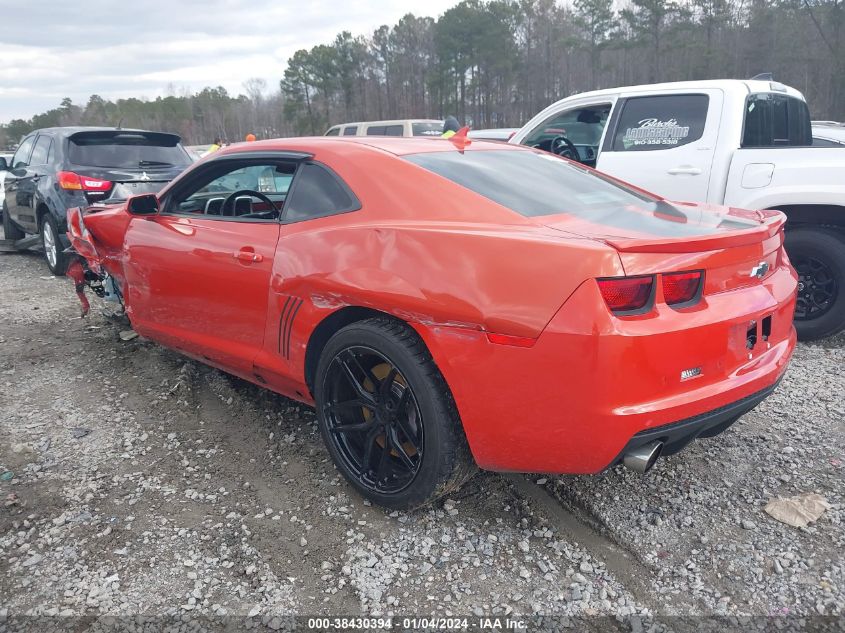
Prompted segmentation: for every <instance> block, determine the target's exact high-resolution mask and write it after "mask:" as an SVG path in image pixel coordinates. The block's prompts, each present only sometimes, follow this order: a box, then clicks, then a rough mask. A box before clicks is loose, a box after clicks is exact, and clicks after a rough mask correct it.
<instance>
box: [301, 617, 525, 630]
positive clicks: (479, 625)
mask: <svg viewBox="0 0 845 633" xmlns="http://www.w3.org/2000/svg"><path fill="white" fill-rule="evenodd" d="M308 628H309V629H312V630H356V629H361V630H378V629H382V630H391V629H393V628H400V629H402V630H408V629H411V630H429V631H432V630H438V631H461V630H464V631H465V630H474V631H495V630H506V631H507V630H510V631H524V630H526V629H527V628H528V626H527V624H526V623H525V622H524V621H522V620H520V619H516V618H509V617H505V618H502V617H477V618H462V617H443V618H441V617H436V616H423V617H401V618H396V617H384V618H381V617H347V618H332V617H324V618H308Z"/></svg>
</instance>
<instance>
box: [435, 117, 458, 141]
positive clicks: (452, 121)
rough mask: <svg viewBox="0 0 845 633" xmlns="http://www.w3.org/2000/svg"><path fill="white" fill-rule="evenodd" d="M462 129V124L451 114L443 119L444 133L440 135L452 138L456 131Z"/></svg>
mask: <svg viewBox="0 0 845 633" xmlns="http://www.w3.org/2000/svg"><path fill="white" fill-rule="evenodd" d="M460 129H461V124H460V123H458V120H457V119H456V118H455V117H453V116H452V115H451V114H450V115H449V116H447V117H446V120H445V121H443V134H441V135H440V138H451V137H453V136H455V132H457V131H458V130H460Z"/></svg>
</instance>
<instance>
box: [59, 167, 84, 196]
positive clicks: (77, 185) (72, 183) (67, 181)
mask: <svg viewBox="0 0 845 633" xmlns="http://www.w3.org/2000/svg"><path fill="white" fill-rule="evenodd" d="M58 176H59V187H61V188H62V189H75V190H77V191H82V181H81V180H80V179H79V176H77V175H76V174H75V173H73V172H72V171H60V172H59V174H58Z"/></svg>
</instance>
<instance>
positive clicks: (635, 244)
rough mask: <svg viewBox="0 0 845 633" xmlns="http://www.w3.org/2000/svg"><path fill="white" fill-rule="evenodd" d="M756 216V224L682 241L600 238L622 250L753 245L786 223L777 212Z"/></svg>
mask: <svg viewBox="0 0 845 633" xmlns="http://www.w3.org/2000/svg"><path fill="white" fill-rule="evenodd" d="M757 215H758V216H759V217H760V225H759V226H758V227H755V228H752V229H742V230H738V231H724V232H720V233H713V234H711V235H698V236H692V237H688V238H685V239H684V240H683V241H679V240H678V238H677V237H671V238H665V239H659V238H658V239H655V238H624V237H606V238H602V241H603V242H605V243H606V244H608V245H610V246H612V247H613V248H615V249H616V250H617V251H619V252H622V253H691V252H694V251H712V250H717V249H720V248H733V247H735V246H747V245H748V244H756V243H757V242H760V241H761V240H765V239H768V238H771V237H774V236H775V235H777V234H778V232H779V231H780V230H781V229H782V228H783V225H784V224H786V215H784V214H783V213H781V212H780V211H774V210H767V211H757Z"/></svg>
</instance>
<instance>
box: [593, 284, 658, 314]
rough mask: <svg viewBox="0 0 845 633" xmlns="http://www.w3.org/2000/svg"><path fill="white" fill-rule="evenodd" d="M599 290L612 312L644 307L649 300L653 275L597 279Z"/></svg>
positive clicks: (652, 286) (652, 287)
mask: <svg viewBox="0 0 845 633" xmlns="http://www.w3.org/2000/svg"><path fill="white" fill-rule="evenodd" d="M597 281H598V284H599V290H600V291H601V296H602V297H603V298H604V301H605V303H607V307H608V308H610V309H611V311H613V312H630V311H632V310H640V309H642V308H644V307H645V306H646V305H647V304H648V302H649V301H650V300H651V294H652V290H653V289H654V277H652V276H648V277H612V278H609V279H598V280H597Z"/></svg>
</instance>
